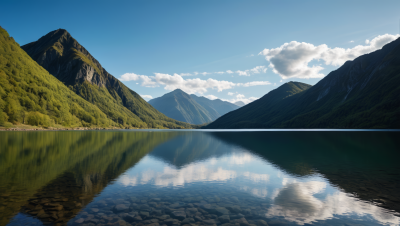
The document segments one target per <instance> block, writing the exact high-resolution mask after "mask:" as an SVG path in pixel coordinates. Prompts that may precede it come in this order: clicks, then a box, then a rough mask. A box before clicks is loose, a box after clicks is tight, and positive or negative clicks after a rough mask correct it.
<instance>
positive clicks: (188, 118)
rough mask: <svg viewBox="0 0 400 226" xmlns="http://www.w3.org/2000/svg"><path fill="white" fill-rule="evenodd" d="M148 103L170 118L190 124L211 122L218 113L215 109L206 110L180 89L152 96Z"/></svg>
mask: <svg viewBox="0 0 400 226" xmlns="http://www.w3.org/2000/svg"><path fill="white" fill-rule="evenodd" d="M149 104H151V105H152V106H153V107H155V108H156V109H157V110H159V111H160V112H162V113H164V114H165V115H166V116H168V117H170V118H173V119H176V120H179V121H182V122H188V123H191V124H203V123H206V122H211V121H212V120H213V118H216V117H217V114H218V113H217V112H216V111H213V112H209V111H207V110H206V109H205V108H204V107H202V106H201V105H200V104H198V103H197V102H196V101H195V100H193V98H191V96H190V95H189V94H187V93H185V92H183V91H182V90H180V89H176V90H174V91H172V92H170V93H167V94H164V95H163V96H162V97H158V98H154V99H152V100H150V101H149Z"/></svg>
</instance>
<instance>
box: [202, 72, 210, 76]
mask: <svg viewBox="0 0 400 226" xmlns="http://www.w3.org/2000/svg"><path fill="white" fill-rule="evenodd" d="M200 74H201V75H210V74H211V73H208V72H202V73H200Z"/></svg>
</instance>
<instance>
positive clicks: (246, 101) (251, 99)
mask: <svg viewBox="0 0 400 226" xmlns="http://www.w3.org/2000/svg"><path fill="white" fill-rule="evenodd" d="M233 94H234V93H232V95H233ZM257 99H258V97H249V98H246V97H245V95H243V94H240V93H239V94H237V95H236V98H233V99H229V100H227V99H221V100H223V101H228V102H231V103H232V104H233V103H235V102H238V101H242V102H243V103H245V104H248V103H250V102H253V101H255V100H257Z"/></svg>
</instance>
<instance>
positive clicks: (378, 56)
mask: <svg viewBox="0 0 400 226" xmlns="http://www.w3.org/2000/svg"><path fill="white" fill-rule="evenodd" d="M399 72H400V39H397V40H395V41H393V42H391V43H389V44H386V45H385V46H384V47H383V48H382V49H380V50H377V51H374V52H372V53H369V54H365V55H362V56H359V57H357V58H356V59H354V60H353V61H347V62H346V63H345V64H344V65H342V66H341V67H340V68H338V69H337V70H334V71H332V72H330V73H329V74H328V75H327V76H325V77H324V78H323V79H322V80H320V81H319V82H318V83H317V84H316V85H314V86H312V87H311V88H309V89H307V90H305V91H304V92H300V93H298V94H295V95H292V96H290V97H288V98H285V99H283V100H280V101H278V102H275V103H270V104H269V105H268V106H264V107H265V109H263V111H258V112H256V110H255V109H257V108H259V107H257V105H258V104H259V103H260V102H259V100H257V101H254V102H253V103H250V104H248V105H246V106H245V107H243V108H241V109H247V110H248V111H250V112H252V113H253V114H252V115H251V117H250V115H249V114H248V113H244V114H242V115H232V113H231V114H227V115H226V117H225V116H223V117H221V118H220V119H218V120H216V121H215V122H213V123H211V124H209V125H208V126H206V127H205V128H343V129H346V128H400V118H399V115H400V103H399V100H398V96H399V95H400V87H398V84H400V73H399ZM271 92H272V91H271ZM267 95H268V94H267ZM235 112H236V111H235ZM242 113H243V112H242ZM228 116H229V117H228ZM233 121H234V122H235V125H232V122H233Z"/></svg>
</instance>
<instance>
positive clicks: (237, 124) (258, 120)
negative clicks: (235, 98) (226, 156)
mask: <svg viewBox="0 0 400 226" xmlns="http://www.w3.org/2000/svg"><path fill="white" fill-rule="evenodd" d="M310 87H311V86H310V85H308V84H305V83H301V82H288V83H285V84H283V85H281V86H280V87H278V88H277V89H274V90H272V91H271V92H269V93H268V94H266V95H264V96H263V97H262V98H260V99H258V100H255V101H253V102H252V103H249V104H247V105H245V106H243V107H241V108H239V109H237V110H235V111H232V112H229V113H227V114H226V115H224V116H222V117H221V118H219V119H217V120H216V121H214V122H212V123H211V124H209V125H207V126H206V128H265V125H264V122H265V120H266V119H265V117H264V116H265V114H268V115H272V117H273V116H274V114H275V113H276V108H277V106H279V105H280V103H281V101H282V100H284V99H286V98H288V97H290V96H292V95H295V94H298V93H301V92H302V91H304V90H307V89H309V88H310ZM267 120H268V119H267Z"/></svg>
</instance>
